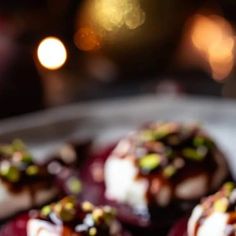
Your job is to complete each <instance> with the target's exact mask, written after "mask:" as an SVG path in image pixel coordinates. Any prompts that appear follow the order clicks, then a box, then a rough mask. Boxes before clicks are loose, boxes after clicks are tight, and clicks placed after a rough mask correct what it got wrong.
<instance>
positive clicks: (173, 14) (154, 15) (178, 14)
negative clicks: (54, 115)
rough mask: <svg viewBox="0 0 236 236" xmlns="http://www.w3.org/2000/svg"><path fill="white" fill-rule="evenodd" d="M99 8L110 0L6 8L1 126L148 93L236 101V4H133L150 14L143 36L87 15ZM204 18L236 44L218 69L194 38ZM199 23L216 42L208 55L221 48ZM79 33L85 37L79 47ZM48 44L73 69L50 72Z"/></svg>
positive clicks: (0, 17) (221, 53) (0, 26)
mask: <svg viewBox="0 0 236 236" xmlns="http://www.w3.org/2000/svg"><path fill="white" fill-rule="evenodd" d="M96 1H97V2H99V1H100V3H101V2H102V1H103V2H104V4H106V2H107V1H108V0H89V1H79V0H60V1H57V0H41V1H32V0H31V1H30V0H28V1H27V0H22V1H12V0H10V1H0V56H1V57H0V109H1V112H0V118H5V117H9V116H14V115H18V114H22V113H27V112H32V111H36V110H40V109H45V108H49V107H52V106H60V105H65V104H68V103H72V102H77V101H85V100H95V99H110V98H112V97H121V96H132V95H137V94H145V93H159V94H166V95H178V94H194V95H208V96H218V97H222V98H227V97H230V98H234V97H236V88H235V86H234V84H235V69H234V64H235V55H234V54H235V46H234V41H235V34H234V27H235V22H236V14H235V10H236V1H233V0H221V1H203V0H199V1H195V0H136V1H131V3H132V2H133V4H134V5H135V4H136V5H138V7H139V9H141V11H142V13H144V14H145V20H144V22H142V23H141V24H140V25H139V26H137V27H135V28H132V27H131V28H129V27H127V26H126V25H125V24H123V25H119V26H116V25H115V26H114V28H113V29H112V30H107V29H105V28H104V27H102V26H101V25H99V22H96V21H97V18H96V17H95V14H93V13H91V12H89V11H88V10H87V9H89V7H87V5H88V2H89V3H90V4H91V5H93V4H95V2H96ZM122 1H124V2H125V0H122ZM122 1H120V2H122ZM103 6H105V5H103ZM109 7H111V6H110V5H109ZM112 7H113V6H112ZM115 7H116V6H115V5H114V8H115ZM112 9H113V8H112ZM112 9H111V11H112ZM135 9H136V8H134V10H135ZM109 11H110V9H108V13H109ZM125 11H126V9H123V12H125ZM130 12H131V16H130V17H131V18H130V20H133V19H134V18H132V17H134V16H135V15H132V14H133V13H132V11H130ZM113 15H114V14H113ZM113 15H112V14H111V16H113ZM199 15H201V16H204V17H206V19H210V21H212V22H213V23H214V24H215V25H216V26H214V27H216V28H217V27H218V26H219V27H221V28H219V29H220V30H221V31H222V32H221V34H222V35H223V36H222V35H221V36H222V37H224V38H227V39H228V38H230V39H232V42H233V46H232V48H230V53H229V52H228V51H227V50H228V47H229V43H228V41H227V40H223V41H222V42H221V43H220V45H218V46H217V47H216V49H215V50H213V54H211V55H213V56H214V58H216V59H214V58H213V59H212V60H215V61H214V62H215V64H214V66H213V67H212V65H211V62H210V59H209V58H210V56H209V55H210V54H209V55H208V54H206V52H205V51H204V53H205V54H204V53H203V52H202V51H201V50H199V48H197V47H196V45H195V47H194V45H193V43H192V41H191V37H189V34H190V33H189V32H192V31H191V30H192V29H193V25H194V23H193V22H195V21H194V19H195V20H196V19H198V20H199ZM109 16H110V15H109ZM212 16H217V17H218V18H219V19H218V18H216V20H215V18H214V17H212ZM107 18H109V17H107ZM105 20H106V21H109V20H111V19H105ZM199 22H200V23H199V25H200V26H199V29H200V33H199V35H200V36H201V37H203V38H204V37H205V35H204V33H205V32H207V35H208V34H209V35H210V36H211V34H212V35H213V37H212V38H213V40H208V41H207V43H208V44H209V45H207V47H208V46H209V47H210V46H211V44H212V43H214V42H218V41H217V37H214V29H213V30H212V29H211V28H209V29H208V27H206V28H207V30H206V31H202V32H201V29H203V28H204V25H203V26H202V25H201V24H203V23H201V21H199ZM191 27H192V28H191ZM227 27H228V28H229V27H230V30H227V29H228V28H227ZM226 28H227V29H226ZM84 29H86V31H85V32H84V31H83V30H84ZM228 31H230V32H228ZM78 32H82V33H81V34H82V35H81V34H80V38H77V39H76V35H77V33H78ZM211 32H212V33H211ZM224 34H225V35H226V36H225V35H224ZM209 35H208V36H206V37H205V38H207V37H210V36H209ZM47 36H55V37H58V38H59V39H60V40H61V41H62V42H63V43H64V45H65V47H66V49H67V53H68V57H67V61H66V63H65V64H64V65H63V66H62V67H61V68H59V69H57V70H49V69H46V68H44V67H43V66H42V65H40V63H39V61H38V59H37V54H36V51H37V47H38V45H39V43H40V41H41V40H43V39H44V38H45V37H47ZM210 39H211V38H210ZM95 41H96V42H95ZM211 41H212V42H211ZM230 42H231V41H230ZM207 53H208V51H207ZM228 54H229V55H230V60H231V61H230V63H231V67H230V69H228V70H227V69H225V68H227V66H228V63H229V62H228V60H229V57H228ZM215 70H216V72H215ZM218 70H220V71H221V70H223V74H220V76H219V75H218V74H219V72H217V71H218ZM217 73H218V74H217Z"/></svg>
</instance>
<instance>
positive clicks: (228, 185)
mask: <svg viewBox="0 0 236 236" xmlns="http://www.w3.org/2000/svg"><path fill="white" fill-rule="evenodd" d="M234 188H235V184H234V183H233V182H227V183H225V184H224V185H223V189H224V191H225V192H226V193H227V194H230V193H231V192H232V191H233V189H234Z"/></svg>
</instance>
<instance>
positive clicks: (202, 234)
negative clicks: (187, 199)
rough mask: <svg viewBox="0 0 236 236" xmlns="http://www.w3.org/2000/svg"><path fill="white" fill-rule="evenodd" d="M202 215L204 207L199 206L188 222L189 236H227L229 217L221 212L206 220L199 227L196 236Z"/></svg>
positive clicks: (211, 215)
mask: <svg viewBox="0 0 236 236" xmlns="http://www.w3.org/2000/svg"><path fill="white" fill-rule="evenodd" d="M202 213H203V208H202V206H200V205H198V206H197V207H195V208H194V210H193V212H192V215H191V217H190V219H189V222H188V236H208V235H214V236H225V230H226V226H227V221H228V218H229V215H228V214H227V213H221V212H214V213H212V214H210V215H209V216H208V217H207V218H205V219H204V222H203V223H202V224H201V225H200V226H199V227H198V230H197V233H196V235H195V228H196V226H197V224H198V220H199V218H200V217H201V215H202Z"/></svg>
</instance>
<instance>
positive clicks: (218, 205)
mask: <svg viewBox="0 0 236 236" xmlns="http://www.w3.org/2000/svg"><path fill="white" fill-rule="evenodd" d="M228 205H229V201H228V200H227V198H220V199H219V200H217V201H216V202H215V203H214V210H215V211H218V212H226V210H227V208H228Z"/></svg>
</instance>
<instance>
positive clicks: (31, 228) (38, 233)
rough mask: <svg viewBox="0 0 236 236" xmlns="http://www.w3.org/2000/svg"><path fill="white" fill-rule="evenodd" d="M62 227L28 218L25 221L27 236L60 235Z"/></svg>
mask: <svg viewBox="0 0 236 236" xmlns="http://www.w3.org/2000/svg"><path fill="white" fill-rule="evenodd" d="M61 235H62V227H61V226H58V225H54V224H52V223H50V222H47V221H43V220H39V219H30V220H29V221H28V223H27V236H61Z"/></svg>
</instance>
